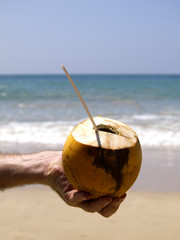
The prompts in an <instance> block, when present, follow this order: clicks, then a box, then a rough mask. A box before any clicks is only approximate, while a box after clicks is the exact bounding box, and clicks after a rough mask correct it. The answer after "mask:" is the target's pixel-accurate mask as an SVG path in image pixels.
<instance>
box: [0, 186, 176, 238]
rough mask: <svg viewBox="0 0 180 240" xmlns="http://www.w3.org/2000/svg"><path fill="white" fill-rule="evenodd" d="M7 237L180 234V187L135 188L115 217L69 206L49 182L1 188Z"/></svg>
mask: <svg viewBox="0 0 180 240" xmlns="http://www.w3.org/2000/svg"><path fill="white" fill-rule="evenodd" d="M0 213H1V214H0V239H2V240H10V239H11V240H32V239H33V240H35V239H36V240H37V239H38V240H47V239H48V240H49V239H51V240H60V239H63V240H72V239H73V240H77V239H88V240H90V239H91V240H92V239H98V240H101V239H103V240H109V239H111V240H115V239H123V240H126V239H127V240H131V239H133V240H134V239H138V240H141V239H142V240H146V239H147V240H148V239H149V240H162V239H163V240H166V239H167V240H170V239H173V240H179V239H180V193H151V192H134V191H129V192H128V196H127V199H126V200H125V201H124V203H123V204H122V205H121V207H120V209H119V210H118V212H117V213H116V214H115V215H113V216H112V217H110V218H103V217H102V216H100V215H98V214H97V213H86V212H84V211H83V210H81V209H78V208H73V207H69V206H67V205H66V204H65V203H64V202H63V201H62V200H61V199H60V198H59V197H58V195H57V194H56V193H55V192H53V191H52V190H51V189H50V188H48V187H39V186H36V187H35V186H33V187H23V188H15V189H10V190H6V191H5V192H1V193H0Z"/></svg>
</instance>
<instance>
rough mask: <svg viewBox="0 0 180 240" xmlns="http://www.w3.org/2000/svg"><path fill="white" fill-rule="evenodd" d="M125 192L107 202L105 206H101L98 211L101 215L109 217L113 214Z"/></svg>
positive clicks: (122, 199)
mask: <svg viewBox="0 0 180 240" xmlns="http://www.w3.org/2000/svg"><path fill="white" fill-rule="evenodd" d="M126 196H127V195H126V193H125V194H124V195H123V196H122V197H117V198H114V199H113V200H112V201H111V203H109V204H108V205H107V206H105V207H104V208H102V209H101V210H100V211H98V213H99V214H100V215H102V216H103V217H110V216H111V215H113V214H114V213H115V212H116V211H117V210H118V208H119V206H120V204H121V203H122V202H123V201H124V199H125V198H126Z"/></svg>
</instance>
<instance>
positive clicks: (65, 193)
mask: <svg viewBox="0 0 180 240" xmlns="http://www.w3.org/2000/svg"><path fill="white" fill-rule="evenodd" d="M44 154H46V157H47V156H48V155H49V161H48V162H49V163H48V168H47V171H46V173H45V175H46V177H47V179H48V182H47V183H48V185H49V186H51V187H52V188H53V189H54V190H55V191H56V192H57V193H58V194H59V196H60V197H61V198H62V199H63V200H64V201H65V202H66V203H67V204H68V205H70V206H74V207H79V208H82V209H83V210H85V211H87V212H92V213H94V212H98V213H99V214H101V215H102V216H104V217H110V216H111V215H113V214H114V213H115V212H116V211H117V210H118V208H119V205H120V204H121V203H122V201H123V200H124V199H125V197H126V194H124V195H123V196H122V197H120V198H119V197H116V198H112V197H108V196H104V197H100V198H98V199H91V195H90V194H89V193H86V192H80V191H78V190H76V189H74V188H73V187H72V186H71V184H70V183H69V181H68V179H67V178H66V176H65V174H64V170H63V166H62V152H46V153H45V152H44Z"/></svg>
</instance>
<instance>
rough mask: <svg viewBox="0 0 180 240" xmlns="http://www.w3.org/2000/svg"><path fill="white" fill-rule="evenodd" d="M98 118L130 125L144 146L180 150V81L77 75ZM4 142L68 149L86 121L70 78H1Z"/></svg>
mask: <svg viewBox="0 0 180 240" xmlns="http://www.w3.org/2000/svg"><path fill="white" fill-rule="evenodd" d="M72 79H73V80H74V82H75V84H76V86H77V87H78V89H79V91H80V92H81V95H82V97H83V98H84V100H85V102H86V104H87V106H88V107H89V110H90V112H91V114H92V115H93V116H98V115H100V116H103V117H108V118H113V119H117V120H120V121H123V122H125V123H127V124H129V125H130V126H131V127H132V128H133V129H134V130H135V131H136V132H137V133H138V135H139V138H140V141H141V143H142V145H144V146H147V147H148V146H157V147H158V146H167V147H168V146H174V147H179V146H180V75H72ZM0 112H1V114H0V141H2V142H18V143H21V142H34V141H35V142H37V143H41V144H42V143H49V144H63V143H64V141H65V139H66V137H67V135H68V134H69V132H70V130H71V129H72V128H73V127H74V126H75V125H76V124H77V123H79V122H80V121H83V120H84V119H86V118H87V114H86V112H85V110H84V109H83V107H82V105H81V102H80V100H79V98H78V97H77V95H76V93H75V91H74V89H73V88H72V86H71V84H70V82H69V80H68V79H67V77H66V76H65V75H20V76H18V75H15V76H13V75H11V76H0Z"/></svg>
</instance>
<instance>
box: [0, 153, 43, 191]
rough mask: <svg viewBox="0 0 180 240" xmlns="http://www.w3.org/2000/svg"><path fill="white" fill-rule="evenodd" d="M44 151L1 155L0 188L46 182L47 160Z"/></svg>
mask: <svg viewBox="0 0 180 240" xmlns="http://www.w3.org/2000/svg"><path fill="white" fill-rule="evenodd" d="M44 156H45V155H44V154H42V153H35V154H28V155H0V189H6V188H11V187H15V186H22V185H26V184H46V181H45V179H46V178H45V177H44V174H45V172H46V167H47V164H46V162H47V160H46V159H45V157H44Z"/></svg>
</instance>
